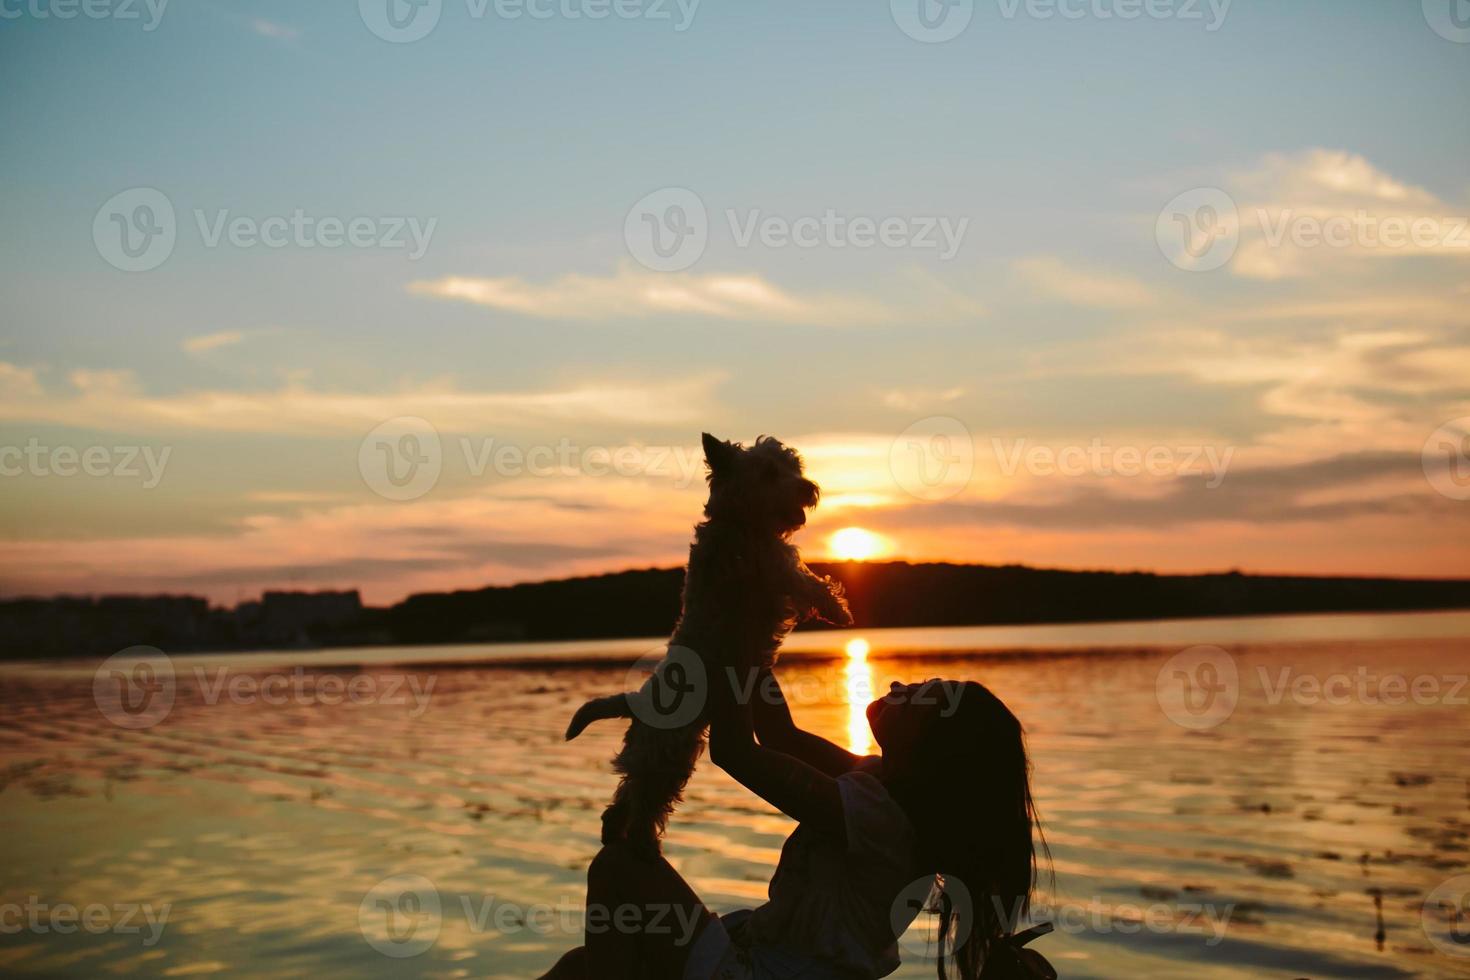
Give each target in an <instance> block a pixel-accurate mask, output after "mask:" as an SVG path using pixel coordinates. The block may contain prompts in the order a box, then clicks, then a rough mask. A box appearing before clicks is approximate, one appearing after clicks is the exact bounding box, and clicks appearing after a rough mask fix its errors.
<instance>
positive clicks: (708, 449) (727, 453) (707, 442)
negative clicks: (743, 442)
mask: <svg viewBox="0 0 1470 980" xmlns="http://www.w3.org/2000/svg"><path fill="white" fill-rule="evenodd" d="M699 439H700V441H701V442H702V443H704V462H705V465H706V466H708V467H709V472H710V475H711V476H719V475H720V474H722V473H724V472H725V471H726V470H727V469H729V467H730V461H731V460H733V459H734V458H735V447H734V446H732V445H730V444H729V443H728V442H721V441H720V440H719V439H716V438H715V437H714V436H712V435H710V434H709V433H708V432H701V433H700V434H699Z"/></svg>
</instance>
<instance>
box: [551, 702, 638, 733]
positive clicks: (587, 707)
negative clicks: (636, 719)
mask: <svg viewBox="0 0 1470 980" xmlns="http://www.w3.org/2000/svg"><path fill="white" fill-rule="evenodd" d="M631 717H633V710H632V708H631V707H630V706H629V704H628V695H626V694H613V695H611V696H609V697H605V698H593V699H592V700H591V701H588V702H587V703H586V704H584V705H582V707H580V708H578V709H577V713H576V714H574V715H572V721H571V724H569V725H567V734H566V740H567V741H568V742H570V741H571V740H572V739H574V738H576V737H577V736H578V735H580V734H582V730H583V729H585V728H586V727H587V726H588V725H590V724H592V723H593V722H594V721H605V720H607V719H608V718H631Z"/></svg>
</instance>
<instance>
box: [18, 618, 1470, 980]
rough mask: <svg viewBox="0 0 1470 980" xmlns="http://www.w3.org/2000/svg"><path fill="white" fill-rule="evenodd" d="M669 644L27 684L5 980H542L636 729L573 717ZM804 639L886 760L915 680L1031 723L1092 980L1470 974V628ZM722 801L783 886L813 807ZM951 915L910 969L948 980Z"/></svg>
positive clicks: (1075, 937) (1063, 897)
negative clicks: (413, 979) (619, 747)
mask: <svg viewBox="0 0 1470 980" xmlns="http://www.w3.org/2000/svg"><path fill="white" fill-rule="evenodd" d="M856 639H861V640H863V641H866V644H867V647H868V652H867V654H866V656H849V655H847V651H848V649H849V647H848V644H849V643H850V642H851V641H853V640H856ZM1197 644H1213V645H1215V647H1217V648H1218V649H1215V648H1204V649H1200V648H1197V647H1195V645H1197ZM650 645H651V641H615V642H607V643H581V644H534V645H530V644H528V645H517V646H506V647H473V648H470V647H457V648H443V647H437V648H415V649H408V648H394V649H373V650H347V651H311V652H299V653H298V652H291V653H263V654H228V655H223V656H219V657H208V656H180V657H174V658H170V659H167V660H158V661H152V662H150V661H143V662H141V665H142V667H141V668H140V665H139V664H138V663H129V664H121V665H120V664H118V663H112V664H109V665H107V669H105V670H104V671H103V672H102V673H101V674H100V675H99V674H98V670H97V668H98V665H97V664H95V663H91V664H63V665H27V664H14V665H5V666H0V728H3V736H4V737H3V739H0V974H4V975H7V976H10V975H35V976H77V977H96V976H110V975H118V976H122V975H147V976H196V975H197V976H204V975H209V974H220V975H229V976H267V975H269V976H308V975H309V976H313V977H324V976H346V977H371V976H423V977H472V976H474V977H483V976H490V977H505V978H523V977H533V976H536V975H537V974H538V973H539V972H540V971H541V970H543V969H545V968H546V967H548V966H549V965H550V964H551V963H552V962H553V961H554V960H555V959H556V957H557V955H559V953H560V952H561V951H562V950H564V949H565V948H567V947H569V946H572V945H575V944H576V943H577V942H578V941H579V930H580V922H579V919H578V916H577V912H578V908H579V906H580V903H581V901H582V897H583V896H582V889H583V875H584V869H585V867H586V864H587V861H588V860H589V859H590V858H591V857H592V855H593V854H594V853H595V851H596V849H597V830H598V821H597V817H598V813H599V812H600V810H601V807H602V804H603V802H604V801H605V799H606V798H607V796H608V794H609V793H610V791H611V789H612V785H613V783H612V778H611V776H610V774H609V770H608V765H607V760H608V758H609V757H610V756H611V755H612V753H613V751H614V749H615V747H616V742H617V739H618V736H619V732H620V729H619V727H618V725H616V724H612V723H607V724H604V725H602V726H600V727H597V728H594V729H592V730H591V731H589V732H588V734H586V735H584V736H583V737H582V738H581V739H579V740H578V741H576V742H574V743H571V744H567V743H564V742H563V741H562V739H561V731H562V729H563V727H564V726H565V723H566V720H567V718H568V717H569V715H570V713H571V711H572V709H573V708H574V707H575V706H576V705H578V704H580V703H581V702H582V700H583V699H585V698H586V697H588V696H591V695H593V694H600V693H607V692H609V691H612V690H615V689H618V688H620V687H621V686H622V685H623V684H624V683H625V677H626V674H627V668H626V662H627V661H630V660H631V659H633V658H634V657H636V656H638V655H639V654H641V653H643V652H645V651H646V650H647V649H648V648H649V646H650ZM1186 648H1191V649H1189V650H1186ZM851 649H852V650H853V652H854V653H857V652H859V651H860V650H861V645H860V644H855V645H853V646H852V647H851ZM791 650H792V653H793V656H792V657H791V658H789V659H788V660H786V661H784V662H783V664H782V667H781V675H782V678H783V682H784V683H785V685H786V687H787V690H788V695H789V696H790V698H791V700H792V701H793V707H794V711H795V713H796V715H797V718H798V721H799V722H801V723H802V724H804V725H805V726H806V727H809V728H811V729H812V730H814V731H817V732H819V733H821V734H824V735H826V736H827V737H829V738H832V739H834V740H836V741H839V742H842V743H843V744H845V745H848V746H849V747H851V748H853V749H854V750H856V751H866V750H868V749H869V748H870V746H869V744H868V736H867V731H866V726H865V725H864V724H863V720H862V715H861V709H862V707H863V705H865V704H866V702H867V700H868V699H869V697H870V691H872V690H877V691H879V692H880V693H881V692H882V691H883V690H885V689H886V687H887V683H888V681H889V680H891V679H915V678H923V677H927V676H933V675H942V676H949V677H957V678H975V679H979V680H983V681H984V682H985V683H986V684H988V685H990V686H991V687H992V688H993V689H994V690H995V691H996V692H997V693H998V694H999V695H1000V696H1001V697H1002V698H1003V699H1004V700H1005V701H1006V702H1007V703H1008V704H1010V705H1011V706H1012V708H1013V709H1014V710H1015V712H1016V713H1017V715H1019V716H1020V718H1021V719H1022V721H1023V722H1024V723H1025V724H1026V725H1027V727H1028V730H1029V739H1030V746H1031V751H1032V755H1033V761H1034V764H1035V776H1034V779H1035V789H1036V792H1037V797H1038V805H1039V807H1040V810H1041V814H1042V818H1043V820H1044V825H1045V830H1046V835H1047V839H1048V840H1049V842H1050V845H1051V851H1052V856H1053V867H1054V871H1055V887H1054V888H1053V887H1052V886H1051V882H1050V880H1046V881H1044V882H1043V884H1044V886H1045V891H1044V894H1043V896H1042V897H1041V899H1040V901H1039V902H1038V905H1039V906H1040V908H1039V909H1038V911H1039V912H1043V913H1044V914H1046V915H1048V916H1050V917H1051V918H1053V919H1054V920H1056V921H1057V923H1058V925H1059V929H1058V931H1057V932H1056V933H1054V934H1053V935H1051V936H1049V937H1046V938H1045V939H1043V940H1041V941H1040V942H1039V943H1038V947H1037V948H1039V949H1041V950H1042V951H1043V952H1044V953H1045V954H1046V955H1047V956H1048V957H1049V958H1050V959H1051V960H1052V962H1053V963H1054V964H1055V965H1056V966H1057V967H1058V969H1059V970H1060V972H1061V975H1062V976H1063V977H1064V978H1080V977H1109V978H1118V977H1130V978H1131V977H1169V978H1176V977H1188V978H1204V980H1210V978H1220V980H1225V978H1232V980H1233V978H1252V980H1254V978H1261V977H1284V978H1290V977H1313V978H1326V977H1470V901H1467V900H1466V896H1465V892H1467V891H1470V878H1464V879H1461V878H1460V876H1465V875H1470V706H1467V701H1470V687H1467V686H1466V683H1465V678H1466V675H1467V674H1470V615H1466V614H1430V615H1402V616H1312V617H1273V618H1261V619H1248V620H1201V621H1190V622H1178V623H1147V624H1105V625H1077V626H1065V627H1003V628H983V629H970V628H967V629H943V630H873V631H865V632H862V633H861V634H858V633H853V632H850V631H848V632H840V633H837V632H834V633H808V634H801V635H798V636H797V637H794V638H793V640H792V643H791ZM1181 651H1184V652H1183V653H1181ZM802 653H805V654H807V655H809V656H810V657H812V659H800V657H799V656H798V655H799V654H802ZM822 656H827V657H832V658H835V659H817V658H820V657H822ZM119 667H120V668H121V672H120V673H116V674H115V673H114V672H113V669H114V668H119ZM150 671H151V673H150ZM99 677H100V680H99V679H98V678H99ZM119 677H121V678H123V680H124V681H125V682H126V683H128V684H135V685H137V690H138V691H142V692H143V693H144V695H145V696H143V697H141V698H132V699H130V698H129V697H126V696H123V697H122V698H121V700H120V699H119V696H120V693H121V695H127V694H128V693H129V691H131V690H132V689H131V688H126V687H119V684H118V680H117V678H119ZM688 797H689V798H688V801H687V802H686V803H685V805H684V806H683V807H682V809H681V810H680V811H679V812H678V813H677V814H676V815H675V817H674V820H673V823H672V826H671V830H670V834H669V838H668V841H667V852H668V855H669V858H670V860H671V861H672V862H673V863H674V865H675V866H676V867H678V868H679V870H680V871H681V872H682V873H683V874H684V875H685V876H686V877H687V878H688V879H689V880H690V881H691V883H692V884H693V885H694V887H695V889H696V890H697V891H698V892H699V893H700V894H701V895H702V896H703V897H704V899H705V900H706V902H707V903H708V904H710V905H711V906H713V907H715V908H716V909H717V910H721V911H724V910H728V909H731V908H736V907H740V906H749V905H752V904H755V903H758V902H760V901H761V900H762V898H763V896H764V892H765V887H766V881H767V880H768V878H769V875H770V872H771V869H772V868H773V867H774V865H775V862H776V858H777V855H778V853H779V849H780V846H781V843H782V841H783V840H784V838H785V837H786V835H787V834H788V833H789V832H790V830H791V829H792V823H791V822H790V821H789V820H788V819H786V818H785V817H783V816H782V815H780V814H779V813H776V812H775V811H773V810H772V809H771V808H769V807H768V806H766V805H765V804H764V803H763V802H761V801H760V800H758V799H755V798H753V797H752V796H751V795H750V794H749V793H747V792H745V791H744V790H743V789H741V787H739V786H738V785H736V784H734V783H733V782H732V781H730V780H729V779H728V778H727V777H725V776H724V774H723V773H721V772H720V771H719V770H718V769H715V768H714V767H712V766H710V765H709V764H708V763H703V764H701V766H700V769H699V771H698V772H697V773H696V775H695V777H694V779H693V781H692V782H691V785H690V790H689V794H688ZM1426 899H1429V901H1428V902H1427V903H1426ZM1380 912H1381V922H1382V940H1381V941H1380V940H1379V939H1378V937H1377V935H1376V934H1377V933H1378V931H1379V928H1380V926H1379V922H1380V918H1379V916H1380ZM928 925H929V923H928V922H927V917H921V920H920V923H919V924H918V925H916V927H915V928H914V929H913V930H911V932H910V934H909V935H908V936H906V937H905V940H904V947H905V957H904V959H905V963H904V966H903V967H902V968H901V969H900V971H899V972H898V973H897V974H896V976H899V977H905V978H907V977H931V976H934V975H935V971H934V966H933V964H932V962H929V961H927V959H926V957H927V954H928V952H929V947H928V943H927V939H928V932H929V929H928ZM1457 937H1458V939H1459V940H1463V941H1457ZM405 953H411V954H414V955H408V956H405V955H400V954H405Z"/></svg>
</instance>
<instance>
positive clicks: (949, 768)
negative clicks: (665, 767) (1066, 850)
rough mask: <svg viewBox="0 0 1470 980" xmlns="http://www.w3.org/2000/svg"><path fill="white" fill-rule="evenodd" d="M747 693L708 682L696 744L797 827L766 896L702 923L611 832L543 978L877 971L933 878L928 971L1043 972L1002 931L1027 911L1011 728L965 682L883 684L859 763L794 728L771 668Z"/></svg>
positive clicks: (1024, 834) (889, 962)
mask: <svg viewBox="0 0 1470 980" xmlns="http://www.w3.org/2000/svg"><path fill="white" fill-rule="evenodd" d="M753 690H754V692H755V693H754V695H753V696H752V697H750V698H748V699H747V700H749V701H752V702H753V703H749V704H747V703H742V699H740V698H738V697H737V696H736V695H735V694H734V693H733V691H732V690H731V689H730V688H729V687H728V686H727V684H725V683H724V682H722V681H720V680H716V682H715V683H714V684H713V690H712V691H711V697H710V719H711V727H710V737H709V747H710V758H711V760H712V761H713V762H714V763H715V765H717V766H719V767H721V768H722V769H724V770H725V771H726V772H727V773H729V774H730V775H731V776H732V777H733V778H734V779H736V780H737V781H738V782H740V783H741V784H743V785H744V786H745V787H746V788H748V789H750V790H751V791H752V792H754V793H755V794H756V795H757V796H760V797H761V798H762V799H764V800H766V801H767V802H769V803H770V804H771V805H772V806H775V807H776V808H777V809H779V810H781V811H782V812H783V813H785V814H787V815H788V816H790V817H792V818H794V819H795V820H797V821H798V822H799V824H800V825H799V826H798V827H797V828H796V830H795V831H794V832H793V833H792V834H791V836H790V838H788V839H787V841H786V844H785V846H784V847H783V848H782V851H781V859H780V863H779V864H778V866H777V868H776V873H775V875H774V877H772V879H771V885H770V901H768V902H767V903H766V904H765V905H762V906H761V907H760V908H757V909H755V910H753V911H750V910H742V911H739V912H732V913H730V914H729V915H727V916H725V917H724V918H720V917H717V916H715V915H714V914H712V913H711V912H710V911H709V910H708V909H707V908H706V907H705V906H704V904H703V903H702V902H701V901H700V900H699V897H698V896H697V895H695V893H694V892H693V890H692V889H690V887H689V885H688V884H687V883H686V882H685V881H684V879H683V878H681V877H680V876H679V874H678V873H677V872H676V871H675V870H674V869H673V868H672V867H671V866H670V865H669V863H668V862H667V861H665V860H664V859H663V858H662V857H660V856H658V855H654V854H649V853H647V852H646V851H644V850H640V849H637V848H635V847H633V846H630V845H627V844H623V843H615V844H610V845H608V846H606V847H604V848H603V849H602V850H601V851H600V852H599V853H598V855H597V857H596V858H594V859H593V861H592V865H591V867H590V868H589V869H588V872H587V910H588V912H587V916H588V917H587V935H586V945H585V946H580V947H578V948H576V949H574V950H572V951H571V952H569V953H567V954H566V955H565V956H563V957H562V958H561V960H560V961H559V962H558V963H557V964H556V966H555V967H553V968H552V970H551V972H550V973H548V974H546V978H550V980H563V978H578V980H584V978H585V980H591V978H596V980H621V978H632V977H649V978H653V980H765V978H772V980H774V978H793V980H795V978H801V980H867V978H876V977H883V976H887V975H888V974H889V973H892V972H893V971H894V970H895V969H897V968H898V965H899V956H898V946H897V942H896V940H897V937H898V936H899V935H901V934H902V933H903V932H904V930H905V929H907V927H908V925H909V923H910V922H912V921H913V919H914V918H915V917H916V916H917V915H918V912H919V911H920V909H921V907H923V905H924V900H925V897H926V895H928V894H929V893H930V885H937V886H938V888H939V889H941V890H939V891H938V892H937V894H938V895H939V896H940V897H939V901H938V903H937V908H936V910H937V911H938V912H939V914H940V919H939V943H938V946H939V949H938V973H939V977H940V978H941V980H944V978H947V977H950V976H957V977H959V978H960V980H978V978H979V977H980V976H981V972H982V969H983V970H984V973H985V978H986V980H990V978H991V977H993V976H1006V977H1011V976H1018V977H1030V976H1035V977H1054V976H1055V974H1054V973H1053V972H1051V970H1050V967H1049V966H1047V965H1046V963H1045V960H1043V959H1041V957H1039V956H1037V955H1036V954H1035V953H1033V952H1031V951H1030V950H1021V949H1019V946H1020V945H1021V944H1022V943H1021V942H1013V941H1008V940H1007V939H1006V937H1007V934H1008V933H1010V932H1011V931H1012V930H1013V929H1014V928H1015V927H1016V926H1017V924H1018V922H1019V921H1020V920H1021V918H1022V917H1023V916H1024V915H1025V913H1026V911H1027V909H1028V907H1029V899H1030V894H1031V890H1032V887H1033V886H1034V884H1035V880H1036V856H1035V846H1034V844H1033V833H1036V832H1037V831H1036V829H1035V828H1036V815H1035V808H1034V806H1033V804H1032V799H1031V788H1030V780H1029V768H1030V767H1029V763H1028V761H1027V757H1026V747H1025V739H1024V735H1023V732H1022V728H1021V724H1020V722H1019V721H1017V720H1016V717H1015V715H1013V714H1012V713H1011V712H1010V710H1009V709H1007V708H1006V706H1005V705H1004V704H1002V703H1001V701H1000V699H998V698H997V697H996V696H995V695H994V694H992V693H991V692H990V690H989V689H988V688H986V687H985V686H984V685H982V684H979V683H976V682H974V681H945V680H939V679H937V678H935V679H931V680H927V681H924V682H923V683H920V684H908V685H903V684H898V683H895V684H894V685H893V686H892V688H891V689H890V691H889V693H888V694H887V695H885V696H884V697H882V698H879V699H878V700H876V701H874V702H873V703H872V704H870V705H869V706H868V709H867V716H868V724H869V726H870V727H871V728H872V730H873V736H874V738H875V739H876V741H877V743H878V746H879V747H880V749H881V750H882V754H881V756H869V757H866V758H864V757H859V756H855V755H853V754H851V753H849V752H846V751H844V750H843V749H841V748H839V747H838V746H836V745H834V744H832V743H831V742H829V741H827V740H826V739H823V738H821V737H819V736H816V735H813V734H811V733H810V732H806V731H803V730H802V729H800V728H798V727H797V726H796V724H795V723H794V722H793V721H792V718H791V713H790V711H789V709H788V707H787V705H786V701H785V698H784V697H783V696H782V694H781V690H780V687H779V685H777V683H776V681H775V678H774V676H772V675H769V674H767V673H765V672H763V673H762V676H761V677H760V678H759V681H758V683H757V684H756V686H755V687H754V688H753ZM757 737H758V738H759V741H758V742H757ZM1043 847H1044V844H1043ZM619 915H621V916H622V919H621V923H620V921H619V918H618V916H619ZM655 917H657V918H658V919H659V921H660V922H661V923H662V926H663V928H655V927H654V920H655ZM680 923H687V924H688V928H680V925H679V924H680ZM946 950H947V952H946ZM987 961H988V962H987ZM950 971H952V972H950ZM543 980H545V978H543Z"/></svg>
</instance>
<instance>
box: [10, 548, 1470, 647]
mask: <svg viewBox="0 0 1470 980" xmlns="http://www.w3.org/2000/svg"><path fill="white" fill-rule="evenodd" d="M813 567H814V568H816V569H817V570H818V571H820V572H823V573H825V574H828V575H832V576H834V577H835V578H837V579H839V580H840V581H842V582H843V584H844V585H845V586H846V587H847V591H848V596H849V597H850V599H851V603H852V609H853V615H854V616H855V618H856V620H857V625H858V626H861V627H884V626H978V625H1000V624H1024V623H1077V622H1106V621H1112V620H1130V619H1132V620H1139V619H1173V618H1179V619H1187V618H1198V617H1204V616H1252V615H1267V614H1278V613H1329V612H1388V611H1422V610H1436V609H1470V581H1467V580H1445V579H1370V578H1307V577H1295V576H1268V575H1243V574H1240V573H1238V572H1228V573H1223V574H1212V575H1156V574H1152V573H1149V572H1075V571H1055V570H1047V569H1036V568H1027V567H1025V566H1022V565H1004V566H994V565H953V564H938V563H934V564H917V565H916V564H909V563H907V562H870V563H861V562H844V563H836V564H820V563H818V564H814V565H813ZM682 583H683V570H682V569H678V568H669V569H641V570H635V571H626V572H617V573H613V574H608V575H597V576H591V577H585V578H571V579H560V580H556V581H550V582H534V583H528V584H523V585H511V586H494V587H489V588H483V589H474V590H466V591H459V592H448V593H426V594H422V595H414V596H410V597H409V598H408V599H405V600H404V601H403V602H400V603H398V604H397V605H394V606H390V607H387V608H374V607H368V606H362V605H361V604H360V603H359V602H358V599H357V594H356V593H355V592H339V593H285V592H276V593H267V594H266V596H265V597H263V599H262V600H261V601H260V602H251V603H242V604H241V605H240V606H238V607H236V608H235V609H233V610H230V609H210V608H209V607H208V605H207V603H206V602H205V601H204V600H203V599H198V598H191V597H180V596H159V597H103V598H99V599H91V598H75V597H62V598H57V599H20V600H9V601H5V602H0V654H3V655H5V656H10V657H37V656H65V655H69V654H74V655H93V656H95V655H106V654H109V653H113V652H116V651H117V650H118V649H121V648H123V647H126V646H132V645H135V644H148V645H151V646H157V647H159V648H161V649H164V650H166V651H182V650H210V649H265V648H281V647H312V646H341V645H374V644H436V643H478V642H496V641H515V640H576V639H595V638H614V637H641V636H662V635H666V634H667V633H668V632H669V631H670V629H671V628H672V627H673V625H674V620H675V619H676V618H677V617H678V614H679V590H680V588H681V586H682Z"/></svg>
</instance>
